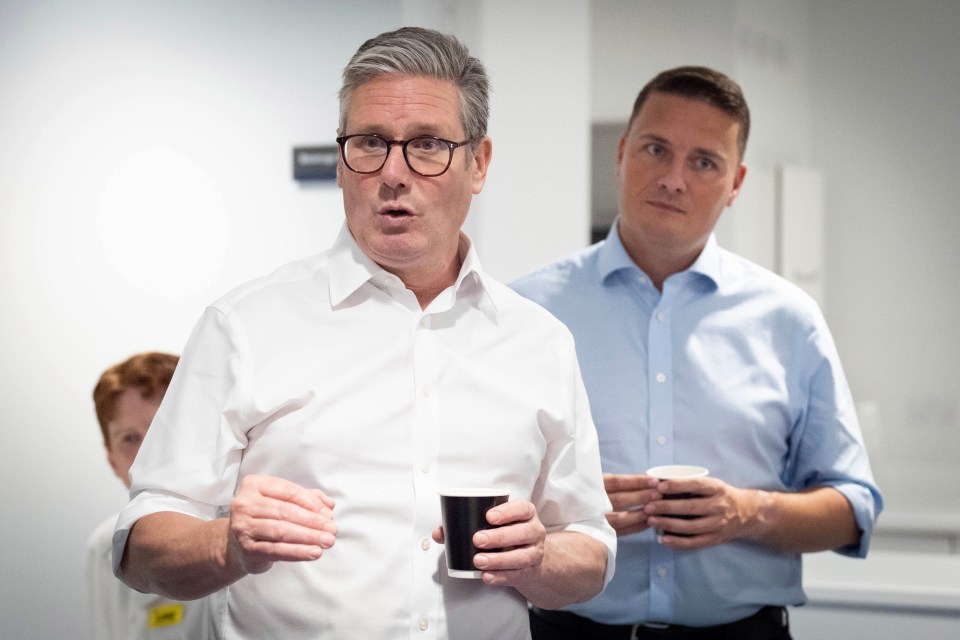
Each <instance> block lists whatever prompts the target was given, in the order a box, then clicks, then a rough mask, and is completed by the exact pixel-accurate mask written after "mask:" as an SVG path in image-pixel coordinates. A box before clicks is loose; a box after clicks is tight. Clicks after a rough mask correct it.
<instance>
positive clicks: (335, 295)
mask: <svg viewBox="0 0 960 640" xmlns="http://www.w3.org/2000/svg"><path fill="white" fill-rule="evenodd" d="M457 256H458V257H459V258H460V263H461V266H460V273H459V274H458V275H457V280H456V282H454V284H453V286H452V291H453V294H452V295H455V296H456V297H457V298H461V297H464V296H469V297H471V298H472V299H473V300H475V304H476V306H477V307H478V308H479V309H480V310H481V311H483V312H484V313H485V314H486V315H487V316H488V317H489V318H490V319H491V320H492V321H494V322H495V321H496V312H497V309H498V308H500V307H502V306H503V304H502V303H503V301H502V292H501V291H500V290H499V289H498V288H497V287H496V286H491V284H492V281H491V279H490V276H489V275H488V274H487V273H486V272H485V271H484V270H483V267H482V265H481V264H480V258H479V256H478V255H477V252H476V250H475V249H474V247H473V243H472V242H471V241H470V238H468V237H467V235H466V234H465V233H463V232H461V233H460V239H459V244H458V247H457ZM329 277H330V304H331V305H332V306H333V307H334V308H336V307H337V306H339V305H341V304H342V303H343V302H344V301H345V300H346V299H347V298H349V297H350V296H351V295H353V294H354V293H356V292H357V291H358V290H359V289H360V288H361V287H362V286H363V285H364V284H366V283H367V282H371V281H373V282H377V283H380V284H385V283H387V282H389V281H390V280H391V279H394V280H396V279H397V276H395V275H393V274H392V273H390V272H389V271H387V270H386V269H384V268H383V267H381V266H380V265H378V264H377V263H376V262H374V261H373V260H371V259H370V258H369V257H368V256H367V255H366V254H365V253H364V252H363V250H362V249H360V246H359V245H358V244H357V241H356V240H355V239H354V237H353V234H352V233H350V230H349V229H348V228H347V225H346V224H344V225H343V227H342V228H341V229H340V233H339V234H338V235H337V239H336V240H335V241H334V243H333V246H332V247H331V249H330V276H329ZM450 291H451V290H450V289H448V290H447V291H445V292H443V293H441V295H440V296H438V298H440V297H441V296H443V295H445V294H446V295H451V293H450ZM434 302H436V300H435V301H434ZM452 303H453V301H452V300H451V301H450V305H451V306H452ZM432 304H433V303H431V306H432Z"/></svg>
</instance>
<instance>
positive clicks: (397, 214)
mask: <svg viewBox="0 0 960 640" xmlns="http://www.w3.org/2000/svg"><path fill="white" fill-rule="evenodd" d="M380 214H381V215H385V216H387V217H389V218H394V219H399V218H406V217H408V216H411V215H413V214H412V213H411V212H410V211H409V210H408V209H403V208H387V209H381V210H380Z"/></svg>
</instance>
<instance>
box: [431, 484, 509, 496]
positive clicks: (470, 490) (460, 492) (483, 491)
mask: <svg viewBox="0 0 960 640" xmlns="http://www.w3.org/2000/svg"><path fill="white" fill-rule="evenodd" d="M439 494H440V495H441V496H445V497H448V498H499V497H501V496H504V497H506V496H509V495H510V492H509V491H507V490H506V489H494V488H492V487H450V488H449V489H441V490H440V491H439Z"/></svg>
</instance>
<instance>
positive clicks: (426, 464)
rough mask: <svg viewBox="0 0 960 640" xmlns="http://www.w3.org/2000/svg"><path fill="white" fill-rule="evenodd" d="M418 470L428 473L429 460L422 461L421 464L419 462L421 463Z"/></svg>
mask: <svg viewBox="0 0 960 640" xmlns="http://www.w3.org/2000/svg"><path fill="white" fill-rule="evenodd" d="M420 472H421V473H430V463H429V462H424V463H423V464H421V465H420Z"/></svg>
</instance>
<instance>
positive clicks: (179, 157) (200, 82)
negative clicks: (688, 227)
mask: <svg viewBox="0 0 960 640" xmlns="http://www.w3.org/2000/svg"><path fill="white" fill-rule="evenodd" d="M586 6H587V5H586V2H585V1H583V0H567V1H565V2H562V3H559V4H554V3H550V2H546V0H543V1H539V2H532V3H525V4H524V5H523V7H518V8H516V9H514V8H512V3H510V2H506V1H505V0H482V1H478V2H451V1H441V0H404V1H400V0H383V1H380V2H372V1H367V2H357V3H343V2H339V1H337V0H279V1H276V2H270V1H267V0H262V1H257V2H235V1H233V0H205V1H204V2H193V1H191V0H166V1H164V2H140V3H132V4H131V3H116V2H112V1H110V0H86V1H85V2H83V3H77V2H74V1H72V0H47V1H45V2H31V1H28V0H12V1H11V0H7V1H6V2H0V43H2V45H0V95H2V100H0V301H2V305H3V311H2V316H0V318H2V319H0V353H2V354H3V360H4V365H3V366H2V367H0V406H2V407H3V410H4V417H5V419H6V422H7V427H6V430H5V433H6V434H7V438H6V442H5V445H6V446H5V447H4V448H3V454H2V455H3V457H2V464H0V514H2V522H3V523H4V544H3V545H2V546H0V567H2V568H3V575H2V576H0V619H2V620H3V623H2V625H0V626H2V629H3V631H2V632H0V635H2V636H3V637H4V638H81V639H82V638H86V637H87V635H86V626H85V625H86V611H85V607H84V601H83V584H82V576H81V555H82V549H83V545H84V541H85V538H86V536H87V534H88V532H89V531H90V530H91V529H92V528H93V527H94V525H95V524H96V523H97V522H99V521H100V520H101V519H103V518H104V517H106V516H107V515H108V514H110V513H113V512H115V511H117V510H118V509H119V508H120V507H121V506H122V504H123V502H124V501H125V499H126V493H125V491H124V489H123V486H122V485H121V483H120V482H119V481H118V480H117V479H116V478H115V477H113V475H112V472H111V471H110V469H109V468H108V466H107V464H106V460H105V456H104V453H103V449H102V446H101V443H100V439H99V431H98V427H97V425H96V420H95V417H94V413H93V404H92V400H91V398H90V393H91V391H92V388H93V385H94V383H95V382H96V380H97V377H98V376H99V374H100V372H101V371H102V370H103V369H104V368H105V367H106V366H108V365H110V364H113V363H115V362H117V361H119V360H121V359H123V358H125V357H127V356H128V355H130V354H132V353H134V352H138V351H143V350H148V349H162V350H168V351H172V352H179V350H180V349H181V348H182V345H183V343H184V341H185V340H186V337H187V334H188V332H189V330H190V328H191V327H192V325H193V322H194V321H195V320H196V318H197V317H198V316H199V314H200V311H201V309H202V307H203V306H204V305H205V304H207V303H208V302H210V301H211V300H212V299H214V298H216V297H217V296H219V295H220V294H222V293H223V292H225V291H226V290H227V289H229V288H231V287H233V286H234V285H236V284H238V283H240V282H242V281H244V280H247V279H249V278H250V277H253V276H256V275H259V274H261V273H264V272H266V271H269V270H272V269H273V268H275V267H276V266H278V265H279V264H281V263H283V262H285V261H288V260H290V259H294V258H297V257H300V256H303V255H307V254H311V253H314V252H316V251H319V250H322V249H323V248H325V247H326V246H327V245H328V244H329V243H330V242H331V241H332V239H333V236H334V234H335V232H336V231H337V229H338V228H339V226H340V222H341V220H342V215H343V214H342V210H343V209H342V204H341V199H340V193H339V191H338V190H337V189H336V187H335V186H333V185H321V186H301V185H298V184H297V183H295V182H294V181H293V180H292V168H291V150H292V147H294V146H295V145H304V144H330V143H332V141H333V138H334V136H335V128H336V124H337V122H336V120H337V104H336V92H337V90H338V88H339V85H340V72H341V70H342V68H343V65H344V64H345V63H346V62H347V60H348V59H349V57H350V55H352V53H353V52H354V51H355V50H356V48H357V46H358V45H359V44H360V43H361V42H362V41H363V40H365V39H366V38H368V37H370V36H373V35H375V34H377V33H380V32H382V31H384V30H387V29H392V28H395V27H397V26H399V25H400V24H402V23H418V24H424V25H425V26H431V25H434V26H438V27H440V28H443V29H445V30H448V31H452V32H454V33H457V34H458V35H459V36H460V37H461V38H462V39H464V40H465V41H466V42H467V43H468V45H470V46H471V48H472V49H473V52H474V53H475V54H477V55H478V56H479V57H480V58H481V59H482V60H484V62H485V63H486V65H487V67H488V70H489V72H490V75H491V78H492V82H493V91H494V93H493V96H492V109H493V113H492V118H491V122H490V133H491V135H492V136H493V139H494V160H493V164H492V166H491V174H490V178H489V182H488V186H487V188H486V189H485V190H484V193H483V194H482V195H481V196H479V197H478V198H476V199H475V201H474V203H475V207H474V211H473V212H472V213H471V217H470V219H469V222H468V229H469V231H470V233H471V235H473V236H474V237H475V239H476V240H477V243H478V245H479V248H480V252H481V256H482V259H483V262H484V264H485V265H486V266H487V268H488V269H490V271H491V272H492V273H494V274H495V275H497V276H499V277H501V278H502V279H509V278H511V277H514V276H517V275H520V274H521V273H522V272H525V271H527V270H529V269H530V268H532V267H533V266H535V265H537V264H539V263H541V262H545V261H546V260H548V259H550V258H552V257H554V256H556V255H560V254H561V253H565V252H566V251H569V250H571V249H573V248H575V247H579V246H582V244H584V243H585V241H586V238H587V226H588V223H587V220H588V216H589V212H588V211H587V209H588V206H587V196H586V194H587V191H588V175H589V174H588V171H587V168H586V167H587V166H588V165H587V163H588V161H589V154H588V147H587V131H588V126H589V124H588V123H589V115H588V95H589V93H588V81H587V61H588V59H589V52H588V44H589V38H588V28H589V20H588V12H587V9H586ZM548 8H549V9H550V11H549V13H548V12H547V9H548ZM508 14H509V15H510V16H511V19H510V20H505V19H504V18H505V16H507V15H508ZM542 14H547V15H546V17H543V15H542ZM571 19H572V20H571ZM503 42H510V43H512V44H515V43H518V42H526V43H528V45H529V46H528V47H525V48H524V49H523V55H522V56H515V55H513V54H512V53H511V52H512V51H514V49H513V48H511V49H510V52H508V51H507V50H506V49H505V48H504V47H502V46H501V45H502V43H503ZM554 60H563V61H564V62H563V66H562V67H558V66H556V65H554V64H553V61H554ZM565 82H569V83H570V84H571V86H572V87H573V89H571V87H570V86H567V85H566V84H565ZM525 91H528V92H529V93H525ZM568 91H569V96H570V97H569V98H568V97H567V93H568ZM531 95H537V96H542V97H544V98H549V99H550V100H551V101H553V102H555V104H554V106H553V107H552V108H551V110H550V113H549V114H548V115H547V116H546V117H539V114H538V109H537V103H536V102H534V101H533V100H531V99H529V97H530V96H531ZM514 111H516V112H517V113H518V114H520V115H517V116H513V115H511V113H513V112H514ZM571 123H572V124H571ZM528 134H530V135H534V136H539V135H546V136H553V137H552V138H549V139H541V138H539V137H532V138H531V137H530V135H528ZM531 147H535V148H536V150H537V151H538V153H539V154H541V157H542V158H552V159H556V158H559V157H561V155H562V154H569V157H570V161H569V162H565V163H562V164H559V165H557V166H555V167H553V168H552V170H551V171H550V172H549V175H545V176H543V177H541V166H540V165H539V164H538V163H537V162H536V161H531V160H528V158H529V154H528V153H527V150H529V149H530V148H531ZM517 154H519V156H518V155H517ZM535 193H542V195H537V196H536V198H535V199H534V198H531V195H532V194H535ZM567 206H569V207H570V211H567V210H566V208H565V207H567ZM547 223H549V224H547ZM501 226H502V228H501ZM544 227H548V228H546V229H544ZM532 238H533V239H535V240H531V239H532ZM51 614H53V615H51Z"/></svg>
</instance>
